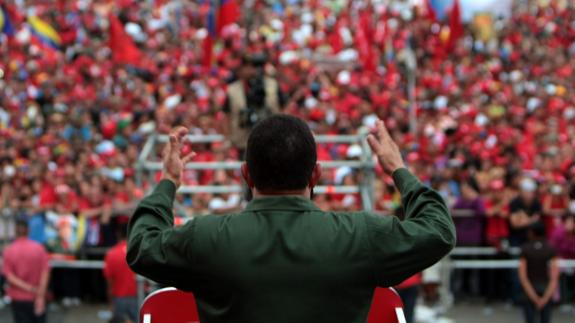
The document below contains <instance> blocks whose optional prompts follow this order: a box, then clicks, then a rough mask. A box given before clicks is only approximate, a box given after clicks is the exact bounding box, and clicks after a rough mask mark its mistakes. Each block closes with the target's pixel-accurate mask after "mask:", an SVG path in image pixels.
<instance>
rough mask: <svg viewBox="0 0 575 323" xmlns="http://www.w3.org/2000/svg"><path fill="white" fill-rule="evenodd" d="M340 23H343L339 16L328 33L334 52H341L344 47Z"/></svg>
mask: <svg viewBox="0 0 575 323" xmlns="http://www.w3.org/2000/svg"><path fill="white" fill-rule="evenodd" d="M340 25H341V22H340V19H339V18H337V21H336V23H335V25H334V26H333V29H332V30H331V32H330V33H329V35H328V40H329V44H330V45H331V50H332V53H333V54H337V53H339V52H340V51H341V50H342V49H343V47H344V45H343V40H342V39H341V35H340V34H339V31H340Z"/></svg>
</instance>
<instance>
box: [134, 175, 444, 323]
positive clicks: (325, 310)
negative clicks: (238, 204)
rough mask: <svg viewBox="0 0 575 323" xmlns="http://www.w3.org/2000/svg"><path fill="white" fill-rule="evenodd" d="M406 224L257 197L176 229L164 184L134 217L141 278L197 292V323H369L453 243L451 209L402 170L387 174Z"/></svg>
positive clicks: (169, 189)
mask: <svg viewBox="0 0 575 323" xmlns="http://www.w3.org/2000/svg"><path fill="white" fill-rule="evenodd" d="M393 178H394V181H395V184H396V185H397V187H398V188H399V190H400V192H401V195H402V203H403V207H404V208H405V213H406V214H407V216H408V217H407V219H405V220H404V221H400V220H399V219H398V218H397V217H392V216H379V215H374V214H370V213H368V212H359V213H334V212H323V211H321V210H320V209H319V208H317V207H316V206H315V205H314V203H313V202H312V201H310V200H308V199H306V198H303V197H296V196H277V197H265V198H257V199H254V200H253V201H251V202H250V203H249V204H248V206H247V207H246V209H245V210H244V211H242V212H240V213H238V214H234V215H225V216H203V217H198V218H195V219H194V220H192V221H190V222H188V223H187V224H185V225H183V226H181V227H177V228H174V226H173V224H174V221H173V215H172V203H173V200H174V195H175V191H176V187H175V185H174V184H173V183H171V182H170V181H165V180H164V181H161V182H160V184H159V185H158V186H157V187H156V189H155V190H154V192H153V193H152V194H151V195H150V196H148V197H146V198H145V199H144V200H142V202H141V203H140V204H139V206H138V208H137V209H136V211H135V214H134V216H133V217H132V219H131V221H130V226H129V238H128V254H127V261H128V264H129V265H130V267H131V268H132V269H133V270H134V271H135V272H137V273H139V274H141V275H143V276H145V277H148V278H150V279H152V280H154V281H156V282H158V283H162V284H166V285H170V286H174V287H177V288H179V289H182V290H186V291H191V292H193V293H194V295H195V297H196V300H197V304H198V309H199V313H200V319H201V321H202V323H206V322H207V323H209V322H250V323H256V322H290V323H294V322H314V323H318V322H330V323H332V322H357V323H359V322H365V320H366V317H367V314H368V311H369V307H370V304H371V298H372V294H373V291H374V288H375V287H376V286H393V285H396V284H398V283H400V282H401V281H403V280H404V279H406V278H408V277H410V276H412V275H413V274H415V273H418V272H420V271H422V270H423V269H425V268H427V267H429V266H431V265H432V264H434V263H435V262H437V261H439V260H440V259H441V258H443V257H444V256H445V255H447V254H448V253H449V251H450V250H451V249H452V248H453V247H454V245H455V228H454V226H453V222H452V220H451V216H450V214H449V211H448V209H447V207H446V205H445V203H444V201H443V199H442V198H441V196H440V195H439V194H438V193H436V192H435V191H433V190H431V189H429V188H427V187H425V186H423V185H422V184H421V182H420V181H419V180H418V179H417V178H416V177H415V176H413V175H412V174H411V173H409V171H407V170H406V169H400V170H398V171H396V172H395V173H394V174H393Z"/></svg>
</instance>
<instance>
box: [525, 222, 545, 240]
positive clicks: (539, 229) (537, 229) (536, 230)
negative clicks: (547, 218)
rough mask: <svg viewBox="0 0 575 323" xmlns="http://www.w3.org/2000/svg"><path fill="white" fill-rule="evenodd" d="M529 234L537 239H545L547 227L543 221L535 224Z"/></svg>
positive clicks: (530, 227)
mask: <svg viewBox="0 0 575 323" xmlns="http://www.w3.org/2000/svg"><path fill="white" fill-rule="evenodd" d="M529 232H531V234H533V236H534V237H535V238H544V237H545V225H544V224H543V223H542V222H541V221H537V222H534V223H533V224H531V225H530V226H529Z"/></svg>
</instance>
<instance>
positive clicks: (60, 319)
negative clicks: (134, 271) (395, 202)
mask: <svg viewBox="0 0 575 323" xmlns="http://www.w3.org/2000/svg"><path fill="white" fill-rule="evenodd" d="M106 309H107V308H106V306H105V305H82V306H80V307H75V308H71V309H63V308H52V309H51V311H50V312H49V316H48V318H49V319H48V323H103V322H106V320H105V319H103V318H99V317H98V316H99V315H100V316H101V315H102V314H103V312H104V311H106ZM424 312H425V311H424ZM444 317H445V319H440V318H432V319H430V320H429V321H428V322H434V323H435V322H437V323H439V322H445V323H448V322H449V323H452V322H462V323H479V322H481V323H485V322H489V323H511V322H519V323H521V322H523V317H522V316H521V311H520V310H519V309H518V308H515V307H512V306H508V305H504V304H497V305H494V306H491V307H485V306H483V305H479V304H472V303H469V304H458V305H456V306H455V307H453V308H452V309H450V310H449V311H448V312H447V314H446V315H445V316H444ZM552 321H553V323H573V322H575V309H574V308H570V309H568V310H566V309H564V308H555V310H554V312H553V320H552ZM0 322H2V323H13V322H12V318H11V316H10V311H9V309H8V308H3V309H0Z"/></svg>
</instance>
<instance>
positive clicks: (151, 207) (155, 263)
mask: <svg viewBox="0 0 575 323" xmlns="http://www.w3.org/2000/svg"><path fill="white" fill-rule="evenodd" d="M175 193H176V186H175V185H174V184H173V183H172V182H170V181H168V180H163V181H161V182H160V183H159V184H158V186H156V188H155V189H154V192H153V193H152V194H151V195H149V196H148V197H146V198H144V199H143V200H142V201H141V202H140V204H139V205H138V207H137V208H136V211H135V212H134V215H133V216H132V218H131V219H130V223H129V226H128V252H127V255H126V260H127V262H128V265H129V266H130V268H132V270H133V271H134V272H136V273H138V274H140V275H142V276H145V277H147V278H149V279H152V280H154V281H156V282H158V283H161V284H165V285H168V286H174V287H177V288H179V289H182V290H187V291H191V290H192V285H193V281H194V279H193V261H192V252H191V250H192V248H191V245H192V243H193V235H192V234H191V233H192V231H193V225H194V222H195V221H189V222H188V223H187V224H185V225H183V226H180V227H177V228H174V217H173V213H172V204H173V201H174V196H175Z"/></svg>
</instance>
